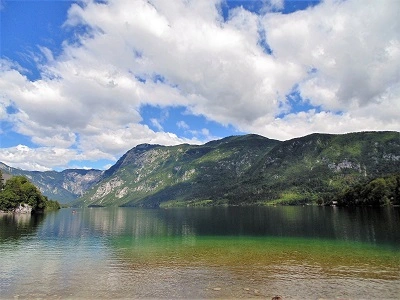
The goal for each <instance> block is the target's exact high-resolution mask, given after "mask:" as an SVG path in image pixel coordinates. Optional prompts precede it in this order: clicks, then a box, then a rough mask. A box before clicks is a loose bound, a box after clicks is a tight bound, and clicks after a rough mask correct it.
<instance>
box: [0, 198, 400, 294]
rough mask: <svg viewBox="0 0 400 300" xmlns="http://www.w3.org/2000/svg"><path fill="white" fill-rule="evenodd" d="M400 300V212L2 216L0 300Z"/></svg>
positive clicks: (113, 211)
mask: <svg viewBox="0 0 400 300" xmlns="http://www.w3.org/2000/svg"><path fill="white" fill-rule="evenodd" d="M275 295H281V296H282V297H283V299H320V298H324V299H327V298H328V299H337V298H339V299H360V298H362V299H399V298H400V209H399V208H382V209H368V208H357V209H345V208H336V207H311V206H310V207H307V206H306V207H261V208H260V207H259V208H256V207H251V208H249V207H245V208H239V207H229V208H187V209H134V208H92V209H89V208H87V209H81V210H76V211H73V210H72V209H62V210H60V211H58V212H54V213H48V214H45V215H39V216H29V215H4V214H3V215H0V298H49V299H58V298H91V299H93V298H267V299H271V298H272V297H273V296H275Z"/></svg>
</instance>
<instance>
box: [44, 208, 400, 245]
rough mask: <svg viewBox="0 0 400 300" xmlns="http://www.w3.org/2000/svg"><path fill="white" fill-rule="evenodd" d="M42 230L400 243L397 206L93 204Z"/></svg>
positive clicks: (78, 233)
mask: <svg viewBox="0 0 400 300" xmlns="http://www.w3.org/2000/svg"><path fill="white" fill-rule="evenodd" d="M47 224H48V226H46V228H43V230H42V233H41V234H43V235H47V236H48V235H57V236H60V237H62V236H75V237H80V236H83V235H97V236H105V237H106V236H113V237H115V236H132V237H135V238H141V237H155V236H162V237H165V236H271V237H303V238H314V239H330V240H344V241H358V242H364V243H370V244H386V245H392V246H393V247H400V231H399V230H397V228H398V226H399V224H400V209H398V208H393V207H388V208H381V209H379V208H378V209H377V208H373V209H372V208H353V209H347V208H337V207H225V208H221V207H218V208H176V209H134V208H93V209H82V210H78V211H77V213H76V214H73V213H71V212H70V211H67V213H65V212H63V215H62V218H59V217H56V215H51V216H49V217H48V220H47Z"/></svg>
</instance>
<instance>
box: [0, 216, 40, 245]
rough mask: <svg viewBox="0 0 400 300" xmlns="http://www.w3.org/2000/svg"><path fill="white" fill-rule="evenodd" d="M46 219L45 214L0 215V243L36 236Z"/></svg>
mask: <svg viewBox="0 0 400 300" xmlns="http://www.w3.org/2000/svg"><path fill="white" fill-rule="evenodd" d="M44 218H45V215H43V214H32V215H31V214H0V242H2V241H5V240H18V239H20V238H22V237H27V236H31V235H34V234H35V233H36V231H37V229H38V227H39V225H40V224H41V223H42V222H43V220H44Z"/></svg>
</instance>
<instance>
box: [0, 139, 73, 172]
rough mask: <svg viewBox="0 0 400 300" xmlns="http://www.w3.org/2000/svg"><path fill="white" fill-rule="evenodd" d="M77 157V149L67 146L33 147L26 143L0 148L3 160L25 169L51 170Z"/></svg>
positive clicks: (1, 159) (63, 165) (10, 164)
mask: <svg viewBox="0 0 400 300" xmlns="http://www.w3.org/2000/svg"><path fill="white" fill-rule="evenodd" d="M76 158H77V153H76V151H74V150H70V149H65V148H54V147H53V148H48V147H41V148H34V149H32V148H29V147H28V146H25V145H18V146H15V147H10V148H0V161H1V162H3V163H5V164H6V165H9V166H13V167H15V168H20V169H23V170H37V171H49V170H51V169H52V168H54V167H59V166H61V167H66V166H67V165H68V162H69V161H70V160H72V159H76Z"/></svg>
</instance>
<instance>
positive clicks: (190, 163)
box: [74, 132, 400, 207]
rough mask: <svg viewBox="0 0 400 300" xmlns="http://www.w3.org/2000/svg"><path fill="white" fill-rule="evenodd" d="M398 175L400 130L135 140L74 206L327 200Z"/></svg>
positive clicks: (399, 165) (298, 202)
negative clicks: (200, 141) (165, 142)
mask: <svg viewBox="0 0 400 300" xmlns="http://www.w3.org/2000/svg"><path fill="white" fill-rule="evenodd" d="M399 172H400V133H399V132H360V133H351V134H344V135H332V134H311V135H308V136H305V137H301V138H296V139H292V140H288V141H284V142H280V141H277V140H271V139H267V138H264V137H261V136H258V135H245V136H234V137H228V138H225V139H222V140H218V141H213V142H209V143H207V144H204V145H200V146H196V145H187V144H184V145H179V146H173V147H172V146H171V147H166V146H160V145H148V144H144V145H139V146H137V147H135V148H133V149H132V150H130V151H128V152H127V153H126V154H125V155H124V156H123V157H121V159H120V160H119V161H118V162H117V163H116V164H115V165H114V166H113V167H111V168H110V169H109V170H107V171H105V172H104V174H103V176H102V180H101V181H100V182H99V183H97V184H95V185H93V186H92V187H91V188H90V189H89V190H88V191H87V193H86V194H84V196H83V197H81V198H79V199H78V200H77V201H75V202H74V204H75V205H78V206H89V205H94V206H96V205H100V206H102V205H104V206H108V205H123V206H144V207H158V206H160V205H161V206H180V205H184V206H186V205H220V204H228V205H249V204H266V203H270V204H274V203H276V204H278V203H281V204H304V203H310V202H316V201H320V202H321V201H322V202H328V201H330V199H332V197H333V195H335V194H337V193H339V192H342V191H343V189H345V188H346V187H349V186H353V185H355V184H358V183H361V182H367V181H368V180H371V179H373V178H376V177H379V176H385V175H388V174H394V173H399Z"/></svg>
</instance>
